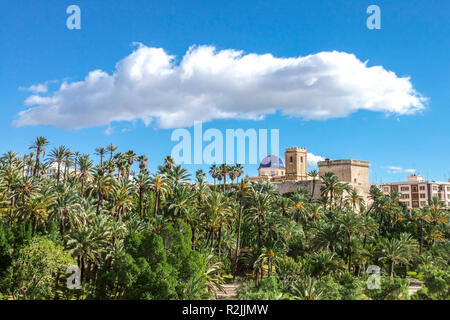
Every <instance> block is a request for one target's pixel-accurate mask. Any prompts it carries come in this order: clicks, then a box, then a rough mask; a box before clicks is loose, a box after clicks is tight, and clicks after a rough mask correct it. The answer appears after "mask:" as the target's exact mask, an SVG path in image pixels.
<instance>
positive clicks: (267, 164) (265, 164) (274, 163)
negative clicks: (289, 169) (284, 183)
mask: <svg viewBox="0 0 450 320" xmlns="http://www.w3.org/2000/svg"><path fill="white" fill-rule="evenodd" d="M262 168H279V169H284V163H283V160H281V159H280V158H279V157H277V156H274V155H273V154H271V155H270V156H267V157H265V158H264V159H263V160H262V161H261V164H260V165H259V169H262Z"/></svg>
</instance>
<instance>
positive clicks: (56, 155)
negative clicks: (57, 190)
mask: <svg viewBox="0 0 450 320" xmlns="http://www.w3.org/2000/svg"><path fill="white" fill-rule="evenodd" d="M67 154H68V149H67V147H65V146H59V147H58V148H53V149H52V150H51V151H50V162H51V163H57V164H58V171H57V173H56V180H57V182H58V183H59V180H60V176H61V164H62V162H63V161H64V159H65V158H66V157H67Z"/></svg>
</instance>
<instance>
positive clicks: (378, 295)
mask: <svg viewBox="0 0 450 320" xmlns="http://www.w3.org/2000/svg"><path fill="white" fill-rule="evenodd" d="M408 287H409V281H408V280H407V279H403V278H398V277H389V276H380V289H372V290H370V289H368V288H367V287H366V289H365V293H366V295H367V296H368V297H369V298H371V299H373V300H399V299H400V300H402V299H408V298H409V293H408Z"/></svg>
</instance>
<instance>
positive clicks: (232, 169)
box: [209, 163, 244, 185]
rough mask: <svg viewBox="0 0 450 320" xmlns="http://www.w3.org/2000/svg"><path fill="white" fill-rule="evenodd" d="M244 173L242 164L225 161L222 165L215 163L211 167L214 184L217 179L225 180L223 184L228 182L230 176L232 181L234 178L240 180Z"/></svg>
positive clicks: (210, 171)
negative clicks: (228, 163)
mask: <svg viewBox="0 0 450 320" xmlns="http://www.w3.org/2000/svg"><path fill="white" fill-rule="evenodd" d="M243 173H244V168H243V167H242V165H241V164H236V165H232V166H230V165H227V164H226V163H223V164H221V165H219V166H218V165H216V164H213V165H212V166H211V167H210V169H209V174H210V175H211V177H212V178H213V179H214V184H216V180H218V181H219V183H220V182H221V181H223V185H225V184H226V183H227V177H229V178H230V180H231V182H232V183H234V180H237V181H239V178H240V177H241V176H242V174H243Z"/></svg>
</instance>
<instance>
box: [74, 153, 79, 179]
mask: <svg viewBox="0 0 450 320" xmlns="http://www.w3.org/2000/svg"><path fill="white" fill-rule="evenodd" d="M80 156H81V153H80V152H79V151H75V152H74V153H73V162H74V164H73V167H74V169H75V177H76V176H77V166H78V161H79V159H80Z"/></svg>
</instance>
